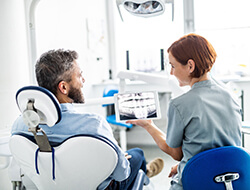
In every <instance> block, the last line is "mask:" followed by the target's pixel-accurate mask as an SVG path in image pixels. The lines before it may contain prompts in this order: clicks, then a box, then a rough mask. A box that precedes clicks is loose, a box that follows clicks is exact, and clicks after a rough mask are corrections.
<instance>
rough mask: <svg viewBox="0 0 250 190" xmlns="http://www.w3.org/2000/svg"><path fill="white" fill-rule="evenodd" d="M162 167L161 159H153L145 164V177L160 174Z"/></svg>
mask: <svg viewBox="0 0 250 190" xmlns="http://www.w3.org/2000/svg"><path fill="white" fill-rule="evenodd" d="M163 166H164V161H163V159H161V158H155V159H154V160H152V161H150V162H149V163H148V164H147V166H146V167H147V176H148V177H153V176H155V175H157V174H159V173H160V172H161V170H162V169H163Z"/></svg>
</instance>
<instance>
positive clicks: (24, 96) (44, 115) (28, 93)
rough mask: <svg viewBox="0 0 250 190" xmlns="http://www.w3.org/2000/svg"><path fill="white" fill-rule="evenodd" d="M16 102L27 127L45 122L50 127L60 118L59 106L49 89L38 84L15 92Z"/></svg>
mask: <svg viewBox="0 0 250 190" xmlns="http://www.w3.org/2000/svg"><path fill="white" fill-rule="evenodd" d="M16 103H17V105H18V107H19V110H20V111H21V112H22V114H23V119H24V122H25V124H26V125H28V127H36V126H37V125H38V124H46V125H48V126H50V127H52V126H53V125H55V124H56V123H58V122H59V121H60V120H61V115H62V114H61V107H60V105H59V102H58V100H57V98H56V97H55V96H54V94H52V93H51V92H50V91H49V90H47V89H45V88H43V87H39V86H25V87H23V88H21V89H19V90H18V91H17V93H16Z"/></svg>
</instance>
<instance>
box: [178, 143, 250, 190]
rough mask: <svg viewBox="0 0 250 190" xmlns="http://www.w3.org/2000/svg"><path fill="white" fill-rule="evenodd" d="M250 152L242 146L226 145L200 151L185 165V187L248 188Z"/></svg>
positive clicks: (204, 189)
mask: <svg viewBox="0 0 250 190" xmlns="http://www.w3.org/2000/svg"><path fill="white" fill-rule="evenodd" d="M249 178H250V154H249V152H247V151H246V150H245V149H244V148H242V147H235V146H225V147H219V148H214V149H210V150H207V151H204V152H201V153H199V154H197V155H195V156H194V157H192V158H191V159H190V160H189V161H188V162H187V164H186V166H185V167H184V170H183V173H182V184H183V189H184V190H201V189H202V190H233V189H235V190H249V189H250V179H249Z"/></svg>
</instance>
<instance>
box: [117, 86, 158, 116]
mask: <svg viewBox="0 0 250 190" xmlns="http://www.w3.org/2000/svg"><path fill="white" fill-rule="evenodd" d="M115 112H116V120H117V121H126V120H136V119H159V118H160V117H161V113H160V107H159V100H158V93H157V92H155V91H150V92H127V93H120V94H116V95H115Z"/></svg>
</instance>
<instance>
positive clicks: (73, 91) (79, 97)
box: [68, 86, 84, 103]
mask: <svg viewBox="0 0 250 190" xmlns="http://www.w3.org/2000/svg"><path fill="white" fill-rule="evenodd" d="M68 97H69V98H71V99H72V100H73V101H74V103H84V97H83V94H82V91H81V89H77V88H75V87H73V86H71V87H70V90H69V95H68Z"/></svg>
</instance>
